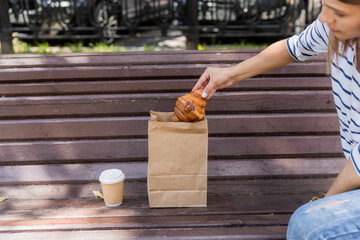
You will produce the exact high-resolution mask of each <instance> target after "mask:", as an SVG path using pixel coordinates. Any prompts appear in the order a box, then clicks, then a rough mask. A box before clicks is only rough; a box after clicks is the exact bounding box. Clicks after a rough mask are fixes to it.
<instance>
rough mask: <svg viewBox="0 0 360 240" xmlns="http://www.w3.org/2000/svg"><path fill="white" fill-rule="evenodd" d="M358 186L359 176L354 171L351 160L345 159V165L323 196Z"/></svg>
mask: <svg viewBox="0 0 360 240" xmlns="http://www.w3.org/2000/svg"><path fill="white" fill-rule="evenodd" d="M357 188H360V176H359V175H358V174H357V172H356V171H355V168H354V165H353V164H352V162H351V160H350V159H349V160H347V162H346V164H345V167H344V168H343V169H342V170H341V172H340V173H339V175H338V176H337V177H336V179H335V181H334V183H333V184H332V185H331V187H330V189H329V191H328V192H327V194H326V195H325V197H329V196H332V195H335V194H338V193H343V192H347V191H351V190H355V189H357Z"/></svg>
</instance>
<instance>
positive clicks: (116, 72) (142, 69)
mask: <svg viewBox="0 0 360 240" xmlns="http://www.w3.org/2000/svg"><path fill="white" fill-rule="evenodd" d="M230 66H233V64H190V65H187V64H174V65H169V66H168V65H167V66H162V65H131V66H129V65H121V66H92V67H89V66H79V67H48V68H46V69H44V68H14V69H13V68H10V69H0V81H6V82H9V81H25V80H42V79H52V80H59V79H106V78H107V79H109V78H110V79H111V78H120V77H121V78H150V77H151V76H156V78H159V77H162V78H165V77H186V78H194V77H195V78H198V77H199V76H200V75H201V74H202V73H203V72H204V70H205V69H206V68H207V67H230ZM326 69H327V64H326V63H325V62H310V63H293V64H290V65H287V66H285V67H282V68H278V69H276V70H272V71H269V72H267V73H264V74H262V75H263V76H271V75H280V74H281V75H285V76H287V75H299V76H309V75H318V76H326Z"/></svg>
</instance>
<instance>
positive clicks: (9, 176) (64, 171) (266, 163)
mask: <svg viewBox="0 0 360 240" xmlns="http://www.w3.org/2000/svg"><path fill="white" fill-rule="evenodd" d="M345 162H346V160H345V158H310V159H304V158H298V159H251V160H246V159H244V160H211V161H209V163H208V176H209V178H210V179H214V178H215V179H224V178H234V179H242V178H246V177H248V178H249V177H274V176H283V177H289V176H324V175H332V176H334V175H336V174H338V173H339V172H340V170H341V169H342V168H343V166H344V164H345ZM109 168H118V169H121V170H122V171H123V172H124V173H125V175H126V179H127V181H139V180H140V181H144V180H145V179H146V178H147V163H146V162H139V163H134V162H122V163H93V164H89V163H86V164H85V163H83V164H62V165H60V164H47V165H24V166H1V167H0V175H1V176H2V181H1V183H0V184H1V185H9V184H47V183H51V184H55V183H56V184H58V183H83V182H98V177H99V176H100V173H101V172H102V171H103V170H105V169H109ZM34 172H36V175H34V174H33V173H34Z"/></svg>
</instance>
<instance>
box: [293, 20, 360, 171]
mask: <svg viewBox="0 0 360 240" xmlns="http://www.w3.org/2000/svg"><path fill="white" fill-rule="evenodd" d="M328 34H329V28H328V26H327V25H326V24H324V23H321V22H320V21H319V20H316V21H315V22H313V23H312V24H311V25H309V26H308V27H307V28H306V29H305V30H304V31H303V32H302V33H301V34H297V35H294V36H292V37H290V38H288V39H287V49H288V51H289V53H290V55H291V56H292V57H293V58H294V59H295V60H296V61H304V60H306V59H308V58H310V57H312V56H314V55H316V54H318V53H324V52H327V49H328V47H327V45H328ZM340 44H341V43H340ZM339 49H342V46H341V45H340V46H339ZM331 80H332V90H333V94H334V102H335V105H336V110H337V114H338V117H339V123H340V136H341V144H342V148H343V152H344V155H345V157H346V159H349V158H350V159H351V161H352V163H353V165H354V167H355V170H356V171H357V173H358V174H359V175H360V144H359V142H360V73H359V72H358V71H357V69H356V47H355V46H350V47H349V48H348V49H347V51H346V52H344V53H342V54H340V56H339V58H338V60H337V59H336V57H334V59H333V62H332V66H331Z"/></svg>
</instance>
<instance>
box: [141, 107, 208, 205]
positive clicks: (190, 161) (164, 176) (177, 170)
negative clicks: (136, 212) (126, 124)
mask: <svg viewBox="0 0 360 240" xmlns="http://www.w3.org/2000/svg"><path fill="white" fill-rule="evenodd" d="M172 114H173V113H172V112H153V111H151V112H150V115H151V119H150V121H149V128H148V134H149V139H148V141H149V162H148V196H149V204H150V207H153V208H160V207H206V200H207V152H208V127H207V120H206V119H204V120H201V121H199V122H195V123H186V122H171V120H170V117H171V115H172Z"/></svg>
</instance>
